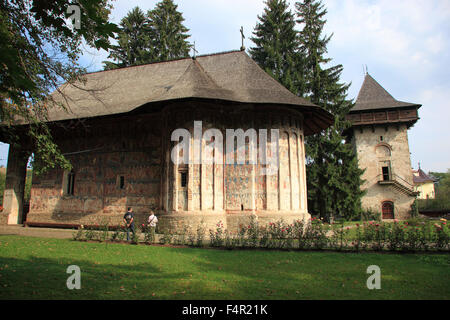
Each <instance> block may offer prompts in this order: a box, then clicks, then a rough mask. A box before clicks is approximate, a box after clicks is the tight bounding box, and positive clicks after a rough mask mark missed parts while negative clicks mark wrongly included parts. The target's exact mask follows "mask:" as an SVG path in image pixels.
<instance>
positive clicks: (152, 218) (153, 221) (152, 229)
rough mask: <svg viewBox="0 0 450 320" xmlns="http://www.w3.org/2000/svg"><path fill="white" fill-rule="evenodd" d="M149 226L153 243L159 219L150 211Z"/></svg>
mask: <svg viewBox="0 0 450 320" xmlns="http://www.w3.org/2000/svg"><path fill="white" fill-rule="evenodd" d="M147 222H148V226H149V227H150V234H151V240H152V242H153V241H155V229H156V224H157V223H158V218H157V217H156V216H155V213H154V212H153V211H150V216H149V217H148V221H147Z"/></svg>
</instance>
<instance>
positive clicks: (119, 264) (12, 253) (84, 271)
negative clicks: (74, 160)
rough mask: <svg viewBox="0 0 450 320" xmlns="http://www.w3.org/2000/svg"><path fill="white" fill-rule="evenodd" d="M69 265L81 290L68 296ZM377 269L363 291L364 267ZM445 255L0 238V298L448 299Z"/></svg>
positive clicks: (449, 262) (449, 277)
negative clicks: (376, 277)
mask: <svg viewBox="0 0 450 320" xmlns="http://www.w3.org/2000/svg"><path fill="white" fill-rule="evenodd" d="M69 265H78V266H79V267H80V268H81V290H68V289H67V287H66V280H67V278H68V277H69V274H67V273H66V269H67V267H68V266H69ZM370 265H378V266H379V267H380V268H381V274H382V276H381V290H368V289H367V287H366V280H367V278H368V277H369V275H368V274H366V270H367V267H368V266H370ZM449 267H450V255H449V254H434V255H433V254H403V255H402V254H377V253H360V254H356V253H337V252H336V253H332V252H294V251H292V252H286V251H284V252H283V251H262V250H259V251H250V250H248V251H244V250H235V251H228V250H212V249H198V248H168V247H157V246H146V245H139V246H134V245H126V244H105V243H85V242H74V241H71V240H55V239H41V238H32V237H19V236H0V299H242V300H248V299H450V268H449Z"/></svg>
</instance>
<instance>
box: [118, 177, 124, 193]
mask: <svg viewBox="0 0 450 320" xmlns="http://www.w3.org/2000/svg"><path fill="white" fill-rule="evenodd" d="M119 189H120V190H123V189H125V177H124V176H120V178H119Z"/></svg>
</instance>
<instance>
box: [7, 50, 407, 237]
mask: <svg viewBox="0 0 450 320" xmlns="http://www.w3.org/2000/svg"><path fill="white" fill-rule="evenodd" d="M59 91H60V92H61V93H62V94H61V93H60V92H58V91H55V92H54V93H53V94H52V99H53V101H54V103H55V104H61V105H63V106H64V108H61V107H59V106H53V107H52V106H51V107H50V108H49V113H48V124H49V126H50V128H51V131H52V135H53V137H54V139H55V142H56V143H57V145H58V146H59V147H60V149H61V151H62V153H63V154H64V155H65V157H67V159H68V160H69V161H70V162H71V164H72V165H73V168H72V170H71V171H64V170H61V169H57V168H55V169H53V170H50V171H48V172H47V173H45V174H43V175H39V176H36V175H34V176H33V179H32V187H31V199H30V207H29V212H28V213H27V215H26V221H24V215H23V195H24V181H25V175H26V163H27V160H28V157H29V156H30V155H31V153H32V152H33V150H32V147H26V144H25V143H21V144H20V145H19V144H11V145H10V151H9V157H8V169H7V179H6V180H7V181H6V188H5V195H4V210H3V212H2V213H1V220H0V222H1V223H8V224H18V223H19V224H20V223H26V224H27V225H30V226H33V225H34V226H50V227H51V226H78V225H90V224H100V223H108V224H109V225H119V224H120V223H121V222H122V218H123V215H124V213H125V211H126V208H127V207H132V208H133V210H134V212H135V219H136V220H137V223H143V222H144V221H145V219H146V218H147V217H148V215H149V212H150V210H153V211H155V213H156V214H157V215H158V218H159V221H160V227H162V228H168V229H170V230H177V229H179V228H182V227H183V226H185V225H187V226H190V227H192V228H195V226H196V225H198V224H199V223H201V222H204V223H205V226H206V228H211V229H212V228H215V226H216V224H217V223H218V222H219V221H221V222H222V224H223V225H224V228H228V229H229V230H237V229H238V227H239V225H240V224H245V223H248V219H249V217H250V216H251V215H256V216H257V218H258V220H259V221H261V222H263V223H264V222H269V221H276V220H279V219H281V218H282V219H284V220H285V221H286V222H289V221H293V220H294V219H303V218H309V217H310V215H309V213H308V208H307V193H306V173H305V147H304V139H305V136H308V135H311V134H314V133H317V132H320V131H321V130H323V129H325V128H327V127H329V126H330V125H331V124H332V122H333V117H332V115H331V114H329V113H328V112H327V111H325V110H324V109H322V108H320V107H318V106H316V105H314V104H312V103H310V102H308V101H307V100H305V99H302V98H300V97H297V96H296V95H294V94H292V93H291V92H289V91H288V90H287V89H286V88H284V87H283V86H282V85H281V84H280V83H278V82H277V81H275V80H274V79H273V78H272V77H270V76H269V75H268V74H267V73H266V72H264V71H263V70H262V69H261V68H260V67H259V66H258V65H257V64H256V63H255V62H254V61H253V60H252V59H251V58H250V57H249V56H248V55H247V54H246V53H245V52H244V51H232V52H225V53H219V54H211V55H204V56H198V57H196V58H186V59H179V60H174V61H168V62H159V63H153V64H147V65H140V66H133V67H127V68H121V69H115V70H108V71H100V72H94V73H89V74H87V75H86V76H85V81H84V82H79V83H76V84H64V85H63V86H61V87H60V88H59ZM408 110H410V111H409V112H412V113H413V114H414V110H415V109H414V108H412V109H411V108H409V109H408ZM363 112H366V110H364V111H363ZM370 112H372V111H370ZM386 112H388V111H386ZM390 112H391V111H389V114H390ZM395 112H400V114H401V117H400V119H403V113H404V112H405V111H404V110H403V109H402V110H397V109H395ZM358 114H359V113H358ZM408 119H409V118H408ZM408 121H412V119H410V120H408ZM396 125H397V127H398V129H396V127H395V126H396ZM409 125H411V122H398V123H395V124H394V126H393V127H391V124H389V125H387V126H386V128H387V129H386V133H383V134H381V133H380V134H379V135H383V136H384V137H385V139H386V140H385V142H382V143H381V144H380V146H385V147H386V149H387V150H389V151H391V149H392V154H394V152H397V150H398V151H400V152H403V151H404V150H403V148H404V146H400V145H399V144H396V143H394V142H391V139H394V136H395V135H399V134H400V133H402V134H403V131H402V130H406V127H408V126H409ZM23 126H24V127H25V126H26V125H25V124H24V125H23ZM375 126H376V125H375ZM18 127H20V126H18ZM239 129H241V130H240V131H239ZM381 129H382V130H383V132H385V131H384V130H385V129H384V127H383V126H382V127H381ZM381 129H380V128H378V126H376V132H381V131H380V130H381ZM388 129H389V130H388ZM177 130H181V132H184V133H186V134H189V135H188V138H187V139H188V140H189V141H185V140H183V142H185V143H186V142H189V144H188V145H190V146H193V147H194V148H190V149H187V151H186V150H184V149H183V150H182V152H180V151H179V150H178V149H177V148H175V147H176V146H177V143H178V142H181V139H180V140H177V139H174V132H177ZM230 130H231V131H230ZM233 130H234V131H233ZM265 130H266V131H265ZM273 130H275V131H273ZM371 130H372V129H370V128H369V129H368V128H366V127H361V132H364V133H365V135H367V134H368V132H369V131H370V132H372V131H371ZM373 130H375V129H373ZM208 132H209V133H211V132H213V134H210V135H208ZM229 132H232V133H233V132H234V134H235V135H236V136H232V137H231V141H232V145H233V146H235V143H237V144H238V143H239V141H238V140H239V137H238V136H239V134H237V133H238V132H240V133H243V137H244V139H243V141H244V144H245V146H244V149H241V151H242V150H244V151H243V152H244V154H245V155H246V160H245V161H244V162H243V163H236V162H234V163H229V162H226V161H223V162H218V163H216V162H213V163H206V162H204V161H203V157H204V155H205V154H206V153H207V148H208V146H210V145H211V144H213V145H214V148H212V150H213V154H214V159H216V158H218V159H226V158H227V157H229V156H230V153H231V158H234V156H235V155H236V154H237V153H239V152H240V150H238V147H234V148H233V149H232V150H231V151H230V150H227V149H226V148H225V147H224V146H225V142H226V140H227V139H228V137H229ZM274 132H277V134H279V140H274V139H272V137H271V135H273V134H275V133H274ZM355 132H360V131H359V129H358V130H355ZM374 132H375V131H374ZM388 132H389V133H388ZM365 135H363V136H365ZM175 136H176V135H175ZM221 136H223V147H221V148H218V147H217V146H219V145H220V144H218V142H219V140H221V139H222V138H220V137H221ZM356 136H357V137H359V133H357V134H356ZM391 136H392V138H391ZM403 136H404V134H403ZM403 136H402V137H403ZM185 137H186V136H185ZM199 137H200V139H196V138H199ZM265 137H266V138H267V139H264V138H265ZM219 138H220V139H219ZM1 139H2V141H3V142H6V143H9V142H10V141H8V140H7V138H6V137H1ZM183 139H185V138H183ZM358 139H359V138H358ZM364 139H367V138H364ZM266 140H267V143H265V141H266ZM23 141H26V139H24V140H23ZM263 142H264V144H263ZM274 144H275V145H274ZM195 147H197V150H195ZM252 147H253V149H255V148H254V147H256V149H257V150H258V151H259V154H258V156H257V157H255V158H253V159H256V162H250V161H249V158H250V157H251V155H250V153H251V152H250V151H251V149H252ZM273 147H275V148H273ZM406 147H407V144H406ZM373 148H376V146H375V145H374V146H373ZM174 150H176V151H175V152H174ZM273 150H275V153H277V159H278V161H277V163H276V166H275V168H276V170H275V171H274V172H271V173H270V174H269V173H267V170H265V169H267V162H265V161H264V160H265V159H267V158H269V157H273V156H275V155H276V154H274V152H273ZM227 152H228V154H227ZM377 152H386V151H385V150H384V149H383V151H377ZM377 154H378V153H377ZM195 155H199V157H200V161H199V162H196V161H191V160H193V159H194V158H195ZM174 157H175V158H183V159H187V160H188V161H187V162H179V161H174ZM395 159H396V158H395ZM402 159H403V158H402ZM392 160H393V159H392ZM401 161H403V160H401ZM404 161H409V158H408V159H406V158H405V159H404ZM408 163H409V162H408ZM395 165H396V164H395V161H392V163H391V165H390V168H392V169H395V170H393V171H392V172H391V173H392V177H395V174H398V175H399V176H400V175H402V171H401V170H398V171H397V169H396V168H397V167H396V166H395ZM404 178H405V179H408V178H407V177H404ZM389 180H390V179H389ZM380 187H381V188H383V187H385V186H382V185H380ZM393 201H397V199H393ZM402 201H403V200H402ZM398 208H400V206H399V207H398Z"/></svg>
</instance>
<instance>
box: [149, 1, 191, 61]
mask: <svg viewBox="0 0 450 320" xmlns="http://www.w3.org/2000/svg"><path fill="white" fill-rule="evenodd" d="M177 8H178V6H177V5H176V4H174V3H173V1H172V0H162V1H161V2H159V3H157V4H156V7H155V8H154V9H153V10H150V11H148V13H147V16H148V25H149V27H150V37H151V38H152V41H153V47H154V50H155V57H156V61H167V60H172V59H178V58H185V57H188V56H189V50H190V48H191V45H190V44H189V42H188V41H187V39H188V38H189V37H190V35H188V34H187V32H188V31H189V29H188V28H186V27H185V26H184V25H183V21H184V18H183V15H182V14H181V13H180V12H179V11H178V10H177Z"/></svg>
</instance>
